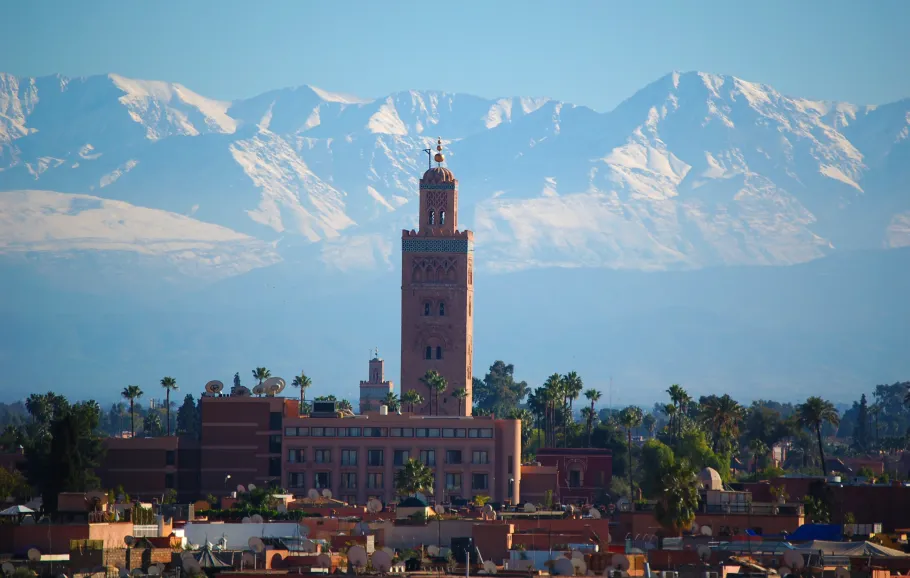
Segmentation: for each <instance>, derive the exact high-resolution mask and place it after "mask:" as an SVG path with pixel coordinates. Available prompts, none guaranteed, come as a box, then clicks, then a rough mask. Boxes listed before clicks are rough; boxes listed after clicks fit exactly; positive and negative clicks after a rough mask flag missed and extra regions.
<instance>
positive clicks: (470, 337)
mask: <svg viewBox="0 0 910 578" xmlns="http://www.w3.org/2000/svg"><path fill="white" fill-rule="evenodd" d="M424 152H427V153H428V154H429V153H431V152H432V150H431V149H426V150H425V151H424ZM433 159H434V160H435V161H436V165H437V166H435V167H433V166H431V167H430V168H429V169H428V170H427V171H426V172H425V173H424V174H423V177H422V178H421V179H420V209H419V228H418V229H417V230H416V231H415V230H411V231H408V230H404V231H402V233H401V395H404V394H405V393H406V392H407V391H409V390H411V389H415V390H417V391H418V392H419V393H420V395H421V396H422V397H423V399H424V404H423V405H422V406H421V407H420V408H419V412H420V413H424V414H429V413H430V406H431V404H432V413H433V414H434V415H435V414H437V413H438V414H439V415H471V381H472V377H473V373H472V370H471V367H472V361H473V354H474V351H473V342H474V233H472V232H471V231H459V230H458V181H457V180H456V179H455V176H454V175H453V174H452V171H450V170H449V169H447V168H445V167H443V166H442V164H443V162H444V161H445V157H444V156H443V154H442V140H441V139H440V140H438V141H437V143H436V154H435V156H434V157H433ZM430 370H435V371H437V372H438V373H439V374H440V375H441V376H442V377H443V378H445V380H446V381H447V382H448V385H447V388H446V390H445V391H444V392H442V393H439V394H438V395H437V394H435V393H434V392H431V391H430V390H429V388H428V387H427V386H426V385H424V384H423V383H422V382H421V381H420V379H421V378H422V377H423V376H424V375H425V374H426V373H427V372H428V371H430ZM462 388H464V389H465V390H466V391H467V394H468V395H467V398H466V399H464V400H458V399H456V398H455V397H454V396H453V393H454V392H455V391H457V390H459V389H462ZM437 400H438V404H437Z"/></svg>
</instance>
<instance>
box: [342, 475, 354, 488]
mask: <svg viewBox="0 0 910 578" xmlns="http://www.w3.org/2000/svg"><path fill="white" fill-rule="evenodd" d="M341 487H342V488H344V489H345V490H356V489H357V474H341Z"/></svg>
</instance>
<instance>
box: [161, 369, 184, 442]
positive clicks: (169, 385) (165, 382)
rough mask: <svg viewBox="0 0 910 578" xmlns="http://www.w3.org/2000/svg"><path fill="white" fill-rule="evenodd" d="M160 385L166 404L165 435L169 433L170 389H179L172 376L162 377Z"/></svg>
mask: <svg viewBox="0 0 910 578" xmlns="http://www.w3.org/2000/svg"><path fill="white" fill-rule="evenodd" d="M161 387H163V388H164V398H165V401H164V402H165V404H166V405H167V435H171V391H177V390H178V389H180V388H179V387H177V380H176V379H174V378H173V377H162V378H161Z"/></svg>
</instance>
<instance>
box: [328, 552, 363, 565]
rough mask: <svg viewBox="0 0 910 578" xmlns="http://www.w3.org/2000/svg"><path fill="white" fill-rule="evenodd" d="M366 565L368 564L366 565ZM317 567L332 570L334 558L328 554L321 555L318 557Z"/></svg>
mask: <svg viewBox="0 0 910 578" xmlns="http://www.w3.org/2000/svg"><path fill="white" fill-rule="evenodd" d="M364 556H366V554H364ZM364 564H366V563H364ZM316 567H317V568H331V567H332V557H331V556H329V555H328V554H320V555H319V556H316Z"/></svg>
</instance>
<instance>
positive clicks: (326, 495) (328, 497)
mask: <svg viewBox="0 0 910 578" xmlns="http://www.w3.org/2000/svg"><path fill="white" fill-rule="evenodd" d="M322 497H323V498H325V499H326V500H331V499H332V490H330V489H328V488H326V489H324V490H322Z"/></svg>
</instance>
